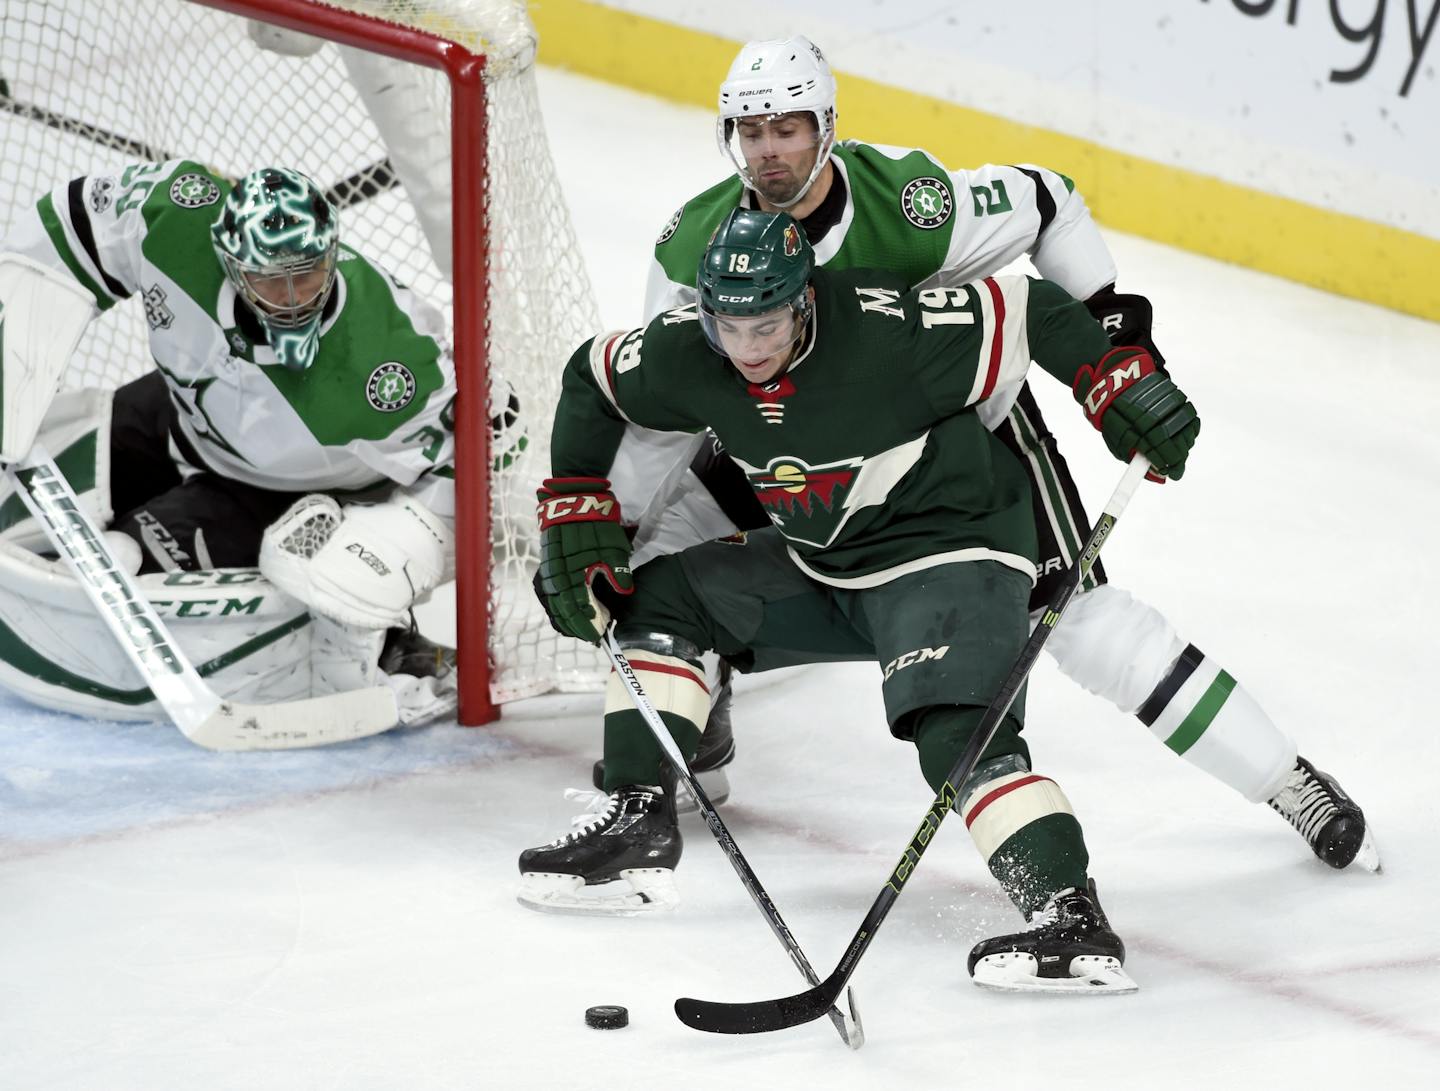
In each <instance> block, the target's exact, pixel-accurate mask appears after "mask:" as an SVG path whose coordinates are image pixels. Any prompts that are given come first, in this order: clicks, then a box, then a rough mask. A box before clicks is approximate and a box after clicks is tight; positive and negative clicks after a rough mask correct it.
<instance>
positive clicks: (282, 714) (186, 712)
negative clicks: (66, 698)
mask: <svg viewBox="0 0 1440 1091" xmlns="http://www.w3.org/2000/svg"><path fill="white" fill-rule="evenodd" d="M5 476H6V477H7V478H8V479H9V480H10V483H11V485H12V486H13V487H14V489H15V491H16V493H18V494H19V496H20V498H21V500H23V501H24V502H25V506H26V507H27V508H29V509H30V513H31V514H32V515H34V516H35V519H36V521H37V522H38V523H39V524H40V525H41V526H42V527H43V528H44V529H45V535H46V537H48V538H49V539H50V542H51V544H52V545H54V547H55V549H56V551H57V552H58V553H59V554H60V555H61V556H62V557H64V558H65V560H66V561H67V562H69V565H70V568H71V570H72V571H73V572H74V574H75V578H76V579H77V580H78V581H79V583H80V586H81V587H83V588H84V589H85V593H86V594H87V595H88V596H89V598H90V601H91V602H92V603H93V604H94V605H95V608H96V610H97V611H98V612H99V614H100V617H101V620H103V621H104V622H105V625H106V627H107V628H108V629H109V630H110V632H111V634H112V635H113V636H114V637H115V640H116V642H117V643H119V645H120V647H121V649H122V650H123V651H124V652H125V654H126V655H127V656H128V657H129V659H130V662H131V663H133V664H134V665H135V669H136V670H138V671H139V672H140V677H141V678H142V679H144V681H145V682H146V684H148V685H149V687H150V690H151V692H152V693H154V695H155V699H156V700H157V701H158V702H159V703H160V705H161V707H162V708H164V709H165V712H166V714H167V715H168V716H169V717H170V718H171V720H173V721H174V722H175V726H176V727H178V728H179V729H180V731H181V733H182V734H183V735H184V736H185V737H186V738H187V739H189V740H190V741H191V742H193V743H196V744H197V745H199V746H203V747H205V748H207V749H209V750H290V749H294V748H297V747H303V746H320V745H323V744H325V743H332V742H343V741H345V740H346V739H360V738H364V737H365V736H367V735H375V734H378V733H379V732H381V731H386V730H388V729H389V728H392V727H394V726H395V724H396V723H397V722H398V720H399V715H398V713H397V711H396V708H395V695H394V693H392V692H391V691H390V690H389V689H388V688H387V687H385V686H374V687H371V688H369V689H361V690H352V691H350V692H348V693H336V694H333V695H331V696H328V697H310V698H306V699H302V700H298V701H285V702H282V703H279V704H273V705H248V704H241V703H239V702H237V701H226V700H224V699H222V698H221V697H220V695H219V694H217V693H216V692H215V691H214V690H213V689H211V688H210V687H209V686H208V685H206V684H205V681H204V680H203V679H202V678H201V677H200V675H199V674H198V673H196V671H195V668H194V667H193V666H191V664H190V661H189V660H188V659H187V658H186V657H185V654H184V652H182V651H181V650H180V647H179V645H177V644H176V643H175V640H174V638H173V637H171V635H170V633H169V631H168V630H167V629H166V627H165V623H164V622H163V621H161V620H160V615H159V614H157V613H156V612H155V608H154V607H153V606H151V605H150V602H149V600H148V599H146V598H145V596H144V595H142V594H141V593H140V591H139V590H138V589H137V588H136V586H135V583H134V581H133V580H131V578H130V576H129V575H128V574H127V573H126V572H125V570H124V569H122V568H120V567H119V566H118V565H117V564H116V563H115V559H114V557H112V556H111V554H110V550H109V548H108V547H107V546H106V544H105V539H104V537H103V536H102V535H101V533H100V531H99V530H98V529H96V527H95V524H94V523H93V522H91V521H90V517H89V516H88V515H86V514H85V512H84V510H83V509H82V508H81V507H80V501H79V500H78V499H76V497H75V493H74V490H72V489H71V488H70V483H69V482H68V481H66V480H65V477H64V475H62V474H61V473H60V471H59V470H58V469H57V468H56V466H55V463H54V462H52V461H51V460H50V456H49V455H48V454H46V453H45V451H44V450H43V449H41V448H40V447H38V446H36V447H34V448H32V449H31V451H30V454H29V455H27V456H26V457H25V458H24V459H22V460H21V461H19V462H17V463H14V464H12V465H9V466H6V467H5Z"/></svg>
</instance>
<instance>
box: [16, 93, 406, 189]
mask: <svg viewBox="0 0 1440 1091" xmlns="http://www.w3.org/2000/svg"><path fill="white" fill-rule="evenodd" d="M0 110H4V111H5V112H6V113H9V114H14V115H15V116H16V117H18V118H21V119H23V120H25V121H36V122H39V123H40V124H41V125H44V126H45V127H46V128H49V129H54V130H56V131H57V132H62V133H66V134H68V135H70V136H78V137H80V138H82V139H84V140H89V141H91V142H93V143H95V144H99V145H100V146H101V147H102V148H111V149H113V150H115V151H118V152H121V153H123V154H125V155H129V156H136V157H138V158H140V159H146V160H149V161H151V162H155V163H163V162H165V161H166V160H169V159H185V158H187V157H186V156H183V155H176V154H175V153H173V152H169V151H166V150H165V149H164V148H160V147H157V146H156V145H154V144H147V143H146V142H145V141H143V140H136V139H135V138H134V137H129V136H124V135H122V134H120V133H116V132H111V131H110V130H109V129H102V128H101V127H100V126H99V125H92V124H90V123H89V122H88V121H81V120H80V119H79V118H73V117H68V116H66V115H65V114H61V113H57V112H56V111H54V110H47V109H46V108H45V107H43V106H36V105H35V104H34V103H30V102H21V101H20V100H19V99H16V98H12V97H11V95H10V89H9V85H8V84H6V82H5V81H4V80H3V79H0ZM226 178H227V180H228V181H230V182H231V183H233V182H234V181H235V180H234V179H233V178H230V177H229V176H228V175H227V176H226ZM399 186H400V178H399V176H397V175H396V173H395V168H394V167H393V166H392V165H391V163H390V158H389V157H388V156H386V157H385V158H383V159H381V160H379V161H377V162H375V163H372V164H371V165H370V166H368V167H366V168H365V169H363V170H357V171H355V173H353V174H351V175H349V176H348V177H346V178H342V179H341V180H340V181H338V182H336V183H335V184H334V185H332V186H331V187H330V188H329V189H327V190H326V191H325V196H326V197H327V198H329V199H330V201H331V202H333V203H334V205H335V206H336V207H337V208H339V209H342V210H343V209H347V208H350V207H352V206H354V205H358V204H360V203H362V202H364V201H368V200H370V198H372V197H378V196H379V195H380V194H382V193H386V192H388V191H389V190H392V189H397V188H399Z"/></svg>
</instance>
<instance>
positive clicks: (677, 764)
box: [602, 630, 865, 1049]
mask: <svg viewBox="0 0 1440 1091" xmlns="http://www.w3.org/2000/svg"><path fill="white" fill-rule="evenodd" d="M602 643H603V646H604V648H605V654H606V655H608V656H609V657H610V662H611V663H612V664H613V665H614V667H615V673H616V674H618V675H619V676H620V678H621V680H622V681H623V682H624V683H625V686H626V688H627V689H628V690H629V691H630V699H631V700H632V701H633V702H634V703H635V708H636V709H637V710H638V711H639V713H640V716H641V718H643V719H644V721H645V726H646V727H648V728H649V729H650V733H651V734H653V735H654V736H655V739H656V741H657V742H659V744H660V747H661V749H662V750H664V751H665V757H666V759H667V760H668V761H669V762H670V764H671V765H672V766H673V767H674V769H675V772H676V773H677V774H678V775H679V777H680V779H681V780H682V781H684V783H685V787H686V788H688V789H689V790H690V794H691V795H692V796H693V797H694V798H695V803H696V806H698V807H699V808H700V814H701V815H702V816H703V817H704V819H705V824H706V825H707V826H709V827H710V832H711V833H712V834H714V835H715V840H716V841H717V842H718V843H719V845H720V848H721V849H723V850H724V852H725V855H726V857H727V858H728V859H729V861H730V865H731V866H732V867H733V868H734V869H735V874H736V875H738V876H740V881H741V883H743V884H744V885H745V890H746V892H747V893H748V894H749V895H750V899H751V900H752V901H753V902H754V903H755V905H756V906H757V907H758V908H759V910H760V912H761V913H763V914H764V915H765V922H766V923H767V924H769V925H770V931H772V932H774V933H775V938H776V939H778V940H779V941H780V944H781V946H783V947H784V948H785V950H786V952H787V953H788V954H789V955H790V961H791V962H793V963H795V966H796V968H797V969H799V971H800V972H801V973H802V974H804V975H805V980H806V981H808V982H810V984H811V985H819V984H820V978H819V975H817V974H816V973H815V969H814V967H812V966H811V965H810V960H809V959H808V958H806V957H805V952H804V951H802V950H800V944H799V943H797V942H796V941H795V937H794V936H793V935H792V934H791V932H790V929H789V927H788V926H787V925H786V924H785V921H784V919H783V918H782V917H781V916H780V910H778V909H776V908H775V903H774V902H772V901H771V900H770V895H769V894H767V893H766V892H765V888H764V887H763V886H761V885H760V878H759V876H757V875H756V874H755V871H754V869H753V868H751V867H750V863H749V861H747V860H746V859H745V855H744V853H742V852H741V851H740V846H739V845H737V844H736V843H735V839H734V838H733V837H731V836H730V831H729V830H728V829H726V828H725V822H724V820H723V819H722V818H721V817H720V815H719V814H718V813H717V812H716V810H715V805H714V804H712V803H711V802H710V799H709V797H708V796H707V795H706V794H705V789H704V788H702V787H701V786H700V782H699V781H698V780H696V779H695V774H693V773H692V772H690V766H689V765H688V764H687V763H686V761H685V755H684V754H682V753H681V752H680V748H679V747H678V746H677V745H675V740H674V739H673V738H671V736H670V730H669V728H667V727H666V726H665V721H664V720H662V719H661V718H660V713H658V712H657V711H655V706H654V705H653V704H651V702H650V698H649V697H648V696H647V695H646V693H645V689H644V687H643V686H641V685H640V679H638V678H637V677H635V668H633V667H632V666H631V665H630V660H629V659H627V658H626V657H625V653H624V652H622V651H621V650H620V645H619V644H618V643H617V642H616V640H615V636H614V633H613V631H611V630H606V632H605V635H604V637H603V639H602ZM839 996H840V989H838V988H837V989H836V990H835V994H834V996H832V997H831V998H830V1000H829V1001H828V1002H827V1003H826V1004H825V1005H824V1006H823V1007H821V1008H820V1010H818V1011H817V1012H816V1013H815V1018H817V1019H818V1018H819V1017H820V1016H822V1015H825V1014H826V1013H827V1012H828V1013H829V1015H830V1021H831V1022H832V1023H834V1024H835V1029H836V1031H838V1032H839V1034H840V1039H841V1040H842V1041H843V1042H844V1043H845V1044H846V1045H847V1046H849V1047H850V1048H851V1049H859V1048H860V1047H861V1046H862V1045H864V1044H865V1028H864V1027H863V1026H862V1025H861V1023H860V1013H859V1012H858V1011H856V1009H855V994H854V993H852V992H849V991H848V990H847V992H846V997H845V1000H846V1006H847V1007H848V1008H849V1009H850V1016H849V1018H848V1019H847V1018H846V1016H845V1015H844V1014H843V1013H842V1012H841V1011H840V1009H839V1008H837V1007H836V1006H835V1001H836V999H838V998H839Z"/></svg>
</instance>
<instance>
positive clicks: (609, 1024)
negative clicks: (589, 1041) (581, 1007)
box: [585, 1004, 630, 1030]
mask: <svg viewBox="0 0 1440 1091" xmlns="http://www.w3.org/2000/svg"><path fill="white" fill-rule="evenodd" d="M585 1025H586V1026H587V1027H594V1028H595V1029H596V1030H619V1029H620V1028H621V1027H628V1026H629V1025H630V1012H629V1011H627V1010H626V1009H625V1008H622V1007H621V1006H620V1005H619V1004H596V1005H595V1006H594V1007H593V1008H586V1009H585Z"/></svg>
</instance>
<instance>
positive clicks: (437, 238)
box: [0, 0, 602, 724]
mask: <svg viewBox="0 0 1440 1091" xmlns="http://www.w3.org/2000/svg"><path fill="white" fill-rule="evenodd" d="M5 3H6V12H7V15H6V20H5V22H6V33H5V39H6V42H5V44H4V45H3V46H0V92H3V98H0V106H4V107H5V108H6V110H7V111H8V114H9V117H6V116H5V115H4V114H0V232H3V230H4V229H5V227H6V226H8V224H9V222H10V221H11V220H13V218H14V215H15V213H16V212H17V211H18V206H22V205H23V204H24V203H30V202H33V201H34V200H35V199H37V198H38V197H39V196H40V194H41V193H43V192H44V191H46V190H48V189H49V188H51V187H52V186H55V185H57V184H60V183H62V182H64V181H65V180H67V179H68V178H70V177H73V176H78V175H81V174H89V173H92V172H97V171H100V170H106V169H112V168H118V166H119V165H120V164H122V163H123V162H125V161H133V160H135V159H140V158H170V157H185V158H196V159H199V160H201V161H202V162H205V163H206V164H207V165H210V166H212V167H213V168H215V169H217V170H219V171H220V172H221V173H226V174H231V175H232V176H234V175H238V174H240V173H244V172H245V171H247V170H251V169H254V168H255V167H257V166H261V165H264V164H265V163H269V162H277V163H282V164H284V165H288V166H294V167H297V168H298V169H301V170H303V171H305V172H306V173H308V174H311V175H312V177H316V178H317V180H319V181H321V184H322V185H324V186H332V187H334V189H333V192H335V193H339V194H340V196H339V198H337V203H339V204H340V205H341V225H342V237H348V239H349V241H350V242H351V243H352V244H353V245H355V246H356V248H357V249H359V250H360V251H361V252H362V253H364V254H365V255H366V256H367V257H369V258H371V259H372V260H374V261H376V262H377V263H378V264H380V265H382V266H383V267H385V268H386V269H387V271H390V272H392V273H393V274H395V275H396V276H397V277H399V279H400V280H401V281H402V282H404V283H406V284H408V285H409V286H410V287H412V288H414V289H415V290H416V291H417V292H418V293H419V294H421V295H422V296H425V297H427V298H430V299H431V300H432V301H433V302H435V303H437V304H438V305H441V306H442V307H443V308H444V309H445V311H446V315H447V318H449V319H451V321H452V330H453V346H452V347H453V352H454V358H455V366H456V374H457V384H458V387H459V396H458V397H457V400H456V413H455V433H456V437H455V438H456V466H455V473H456V482H457V508H458V510H457V522H456V535H457V581H456V636H457V646H458V649H459V661H460V671H461V707H460V720H461V722H462V723H466V724H478V723H483V722H486V721H488V720H492V719H494V718H495V717H496V716H497V715H498V705H499V704H500V703H502V702H504V701H506V700H510V699H515V698H518V697H524V696H529V695H532V694H536V693H542V692H545V691H547V690H551V689H572V690H573V689H588V688H592V687H593V686H594V685H595V684H596V683H597V681H598V679H599V678H600V677H601V676H602V671H601V667H600V663H599V660H598V658H597V657H596V656H594V655H593V654H592V653H591V652H590V651H589V650H588V649H584V648H583V647H582V646H578V645H575V643H574V642H571V641H563V642H562V641H561V640H560V638H558V637H556V636H555V634H553V633H551V632H550V630H549V627H548V625H547V624H546V623H545V620H544V617H543V613H542V612H540V611H539V609H538V606H537V605H536V604H535V603H534V601H533V596H532V595H531V594H530V590H529V577H530V574H531V572H532V571H533V567H534V562H535V559H536V558H535V550H534V544H535V543H534V531H533V526H532V524H533V498H534V492H533V490H534V485H535V483H536V482H537V481H538V480H539V479H540V478H542V477H543V476H545V472H546V466H545V462H546V461H547V459H548V436H549V427H550V419H551V415H552V411H553V405H554V398H555V397H556V396H557V394H558V386H559V377H560V372H561V370H562V369H563V366H564V362H565V359H566V357H567V356H568V354H569V352H570V350H571V349H573V348H574V346H575V345H576V344H578V343H579V341H580V340H582V339H583V338H584V337H586V336H588V335H589V334H591V333H593V332H594V330H595V329H597V328H598V320H597V318H596V315H595V308H594V303H593V297H592V296H591V293H590V286H589V282H588V279H587V278H586V275H585V271H584V268H583V264H582V263H581V261H580V258H579V254H578V247H577V246H576V243H575V239H574V234H573V229H572V227H571V225H570V223H569V219H568V214H567V213H566V208H565V202H564V195H563V191H562V190H561V188H560V186H559V181H558V178H557V177H556V172H555V168H554V165H553V161H552V160H551V158H550V154H549V148H548V143H547V142H546V139H545V132H544V127H543V121H542V120H541V117H540V113H539V106H538V99H537V97H536V92H535V86H534V76H533V59H534V49H535V36H534V30H533V26H532V25H531V24H530V22H529V19H528V16H527V14H526V11H525V5H524V4H523V3H518V2H515V0H329V2H319V0H43V2H42V0H5ZM337 53H338V57H337ZM386 66H390V67H388V68H387V67H386ZM422 72H424V73H429V75H428V76H426V75H421V74H420V73H422ZM347 84H348V86H347ZM397 87H399V88H400V91H396V88H397ZM401 92H403V94H402V93H401ZM405 95H410V96H411V99H410V101H406V102H402V101H401V100H403V99H404V96H405ZM387 96H388V97H387ZM447 100H448V105H447ZM397 104H398V105H397ZM27 111H28V113H27ZM237 115H238V120H237ZM17 119H18V120H17ZM7 125H8V126H9V128H5V127H4V126H7ZM352 129H353V130H354V132H355V133H357V134H359V135H355V136H352V135H350V134H351V130H352ZM17 132H19V133H20V135H19V136H17V135H16V133H17ZM417 134H423V135H422V136H417ZM411 145H414V146H411ZM141 153H148V154H141ZM447 155H448V162H446V161H445V159H446V157H447ZM372 160H373V161H372ZM447 235H448V239H447V238H446V237H445V236H447ZM447 246H448V248H449V253H448V254H447V253H445V252H444V251H445V250H446V247H447ZM116 309H117V310H119V309H120V308H116ZM105 318H106V319H108V318H109V315H107V316H105ZM131 321H132V323H133V321H134V320H131ZM102 324H104V319H102V320H101V321H97V322H96V323H94V324H92V329H93V328H95V327H99V326H101V325H102ZM137 330H138V332H137ZM143 332H144V331H143V328H139V327H136V328H132V330H131V331H130V333H129V335H128V337H126V336H124V335H117V336H116V339H114V340H106V341H103V342H100V343H98V344H96V345H92V346H90V347H89V349H88V357H87V359H88V360H89V361H90V362H89V363H88V364H85V365H83V366H82V373H81V378H80V379H79V380H77V385H79V384H80V383H82V382H83V383H85V384H94V383H97V382H98V383H104V384H108V385H118V383H119V382H122V381H125V380H127V379H128V378H132V377H134V374H135V373H136V371H135V366H136V365H138V366H139V367H140V368H142V369H143V368H144V367H145V366H146V365H147V364H148V355H146V354H145V352H144V347H143V340H142V341H139V343H138V344H137V339H143ZM107 335H108V331H107ZM89 337H90V335H89V334H87V338H89ZM86 349H87V346H86V343H83V342H82V351H81V352H80V353H77V357H78V356H81V355H84V354H85V352H86ZM122 361H123V363H124V366H121V362H122Z"/></svg>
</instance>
